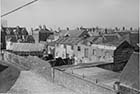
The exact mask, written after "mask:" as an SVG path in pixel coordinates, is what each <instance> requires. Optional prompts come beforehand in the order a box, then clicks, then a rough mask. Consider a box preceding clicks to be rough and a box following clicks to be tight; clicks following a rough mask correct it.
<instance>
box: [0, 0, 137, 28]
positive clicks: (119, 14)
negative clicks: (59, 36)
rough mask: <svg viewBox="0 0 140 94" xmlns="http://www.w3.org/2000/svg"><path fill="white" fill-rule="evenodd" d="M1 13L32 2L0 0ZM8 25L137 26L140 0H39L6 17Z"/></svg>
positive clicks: (27, 0) (55, 26) (28, 0)
mask: <svg viewBox="0 0 140 94" xmlns="http://www.w3.org/2000/svg"><path fill="white" fill-rule="evenodd" d="M1 1H2V2H1V3H2V14H3V13H6V12H8V11H10V10H11V9H15V8H17V7H19V6H21V5H23V4H25V3H27V2H30V1H32V0H1ZM3 19H6V20H7V21H8V25H9V26H17V25H20V26H26V27H28V28H30V27H36V26H38V25H43V24H45V25H47V27H52V28H57V27H62V28H65V27H67V26H68V27H72V28H73V27H77V26H86V27H93V26H101V27H115V26H119V27H122V26H126V27H131V26H132V27H138V25H139V0H39V1H37V2H36V3H34V4H32V5H30V6H28V7H25V8H23V9H21V10H18V11H17V12H15V13H13V14H10V15H8V16H5V17H3Z"/></svg>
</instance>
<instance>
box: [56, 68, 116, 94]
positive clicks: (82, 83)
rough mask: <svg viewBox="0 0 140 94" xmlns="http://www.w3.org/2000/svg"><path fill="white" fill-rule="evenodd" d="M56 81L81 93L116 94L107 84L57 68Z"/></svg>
mask: <svg viewBox="0 0 140 94" xmlns="http://www.w3.org/2000/svg"><path fill="white" fill-rule="evenodd" d="M54 82H56V83H57V84H59V85H62V86H64V87H66V88H68V89H71V90H73V91H75V92H77V93H80V94H98V93H99V94H115V92H114V91H113V90H111V89H109V88H107V87H106V86H102V85H99V84H96V83H93V82H91V81H88V80H86V79H84V78H82V77H80V76H78V75H74V74H70V73H67V72H65V71H61V70H57V69H54Z"/></svg>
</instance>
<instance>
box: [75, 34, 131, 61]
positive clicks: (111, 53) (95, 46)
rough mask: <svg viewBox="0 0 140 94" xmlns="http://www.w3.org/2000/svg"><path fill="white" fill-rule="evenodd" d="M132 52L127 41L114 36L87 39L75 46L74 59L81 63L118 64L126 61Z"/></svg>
mask: <svg viewBox="0 0 140 94" xmlns="http://www.w3.org/2000/svg"><path fill="white" fill-rule="evenodd" d="M132 52H133V48H132V46H131V45H130V44H129V43H128V42H127V41H125V40H120V39H119V36H118V35H116V34H115V35H114V34H108V35H104V36H96V37H90V38H87V39H86V40H85V41H83V42H82V43H79V44H78V45H77V51H75V53H76V57H77V58H78V59H79V61H82V63H94V62H110V63H112V62H114V63H118V62H122V61H127V60H128V59H129V57H130V55H131V54H132ZM119 56H120V57H122V58H120V57H119ZM79 63H80V62H79Z"/></svg>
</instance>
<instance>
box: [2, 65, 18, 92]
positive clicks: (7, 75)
mask: <svg viewBox="0 0 140 94" xmlns="http://www.w3.org/2000/svg"><path fill="white" fill-rule="evenodd" d="M19 74H20V71H19V70H18V69H16V68H14V67H12V66H5V65H1V64H0V93H6V92H7V91H8V90H9V89H10V88H11V87H12V86H13V85H14V83H15V82H16V80H17V78H18V77H19Z"/></svg>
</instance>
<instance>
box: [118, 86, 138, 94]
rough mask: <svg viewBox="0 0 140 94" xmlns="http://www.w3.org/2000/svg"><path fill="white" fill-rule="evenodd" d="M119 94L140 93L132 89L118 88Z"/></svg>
mask: <svg viewBox="0 0 140 94" xmlns="http://www.w3.org/2000/svg"><path fill="white" fill-rule="evenodd" d="M120 91H121V94H140V91H139V92H138V91H136V90H134V89H130V88H127V87H125V86H122V85H121V86H120Z"/></svg>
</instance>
